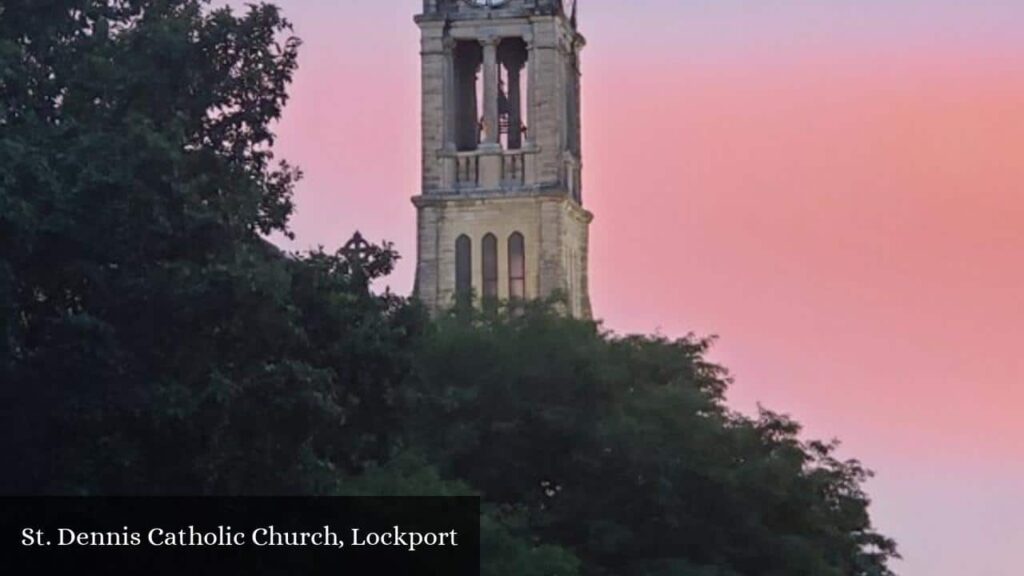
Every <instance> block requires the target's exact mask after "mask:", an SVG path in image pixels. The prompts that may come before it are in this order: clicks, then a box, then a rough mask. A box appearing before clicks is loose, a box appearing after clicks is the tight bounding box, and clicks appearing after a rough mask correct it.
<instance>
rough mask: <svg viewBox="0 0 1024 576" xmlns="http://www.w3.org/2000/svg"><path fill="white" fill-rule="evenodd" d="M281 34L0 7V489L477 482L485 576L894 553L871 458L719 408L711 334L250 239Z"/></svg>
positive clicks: (278, 74) (737, 575) (791, 571)
mask: <svg viewBox="0 0 1024 576" xmlns="http://www.w3.org/2000/svg"><path fill="white" fill-rule="evenodd" d="M298 48H299V41H298V40H297V39H295V38H294V37H292V36H291V28H290V26H289V24H288V22H287V20H285V19H284V18H283V16H282V14H281V13H280V11H279V10H278V9H277V8H275V7H274V6H272V5H268V4H259V5H254V6H251V7H249V8H248V9H247V10H246V11H244V12H242V13H236V12H234V11H232V10H230V9H228V8H213V7H211V6H209V5H208V4H207V3H206V2H202V1H200V0H47V1H45V2H40V1H37V0H6V1H5V2H4V3H3V5H2V6H0V101H2V108H0V382H2V386H0V438H2V441H0V442H2V443H0V458H2V460H0V462H2V465H3V469H4V470H5V474H3V475H0V492H3V493H7V494H82V495H101V494H478V495H480V496H481V498H482V501H483V503H484V512H483V516H482V518H481V526H482V528H483V559H484V564H483V572H484V573H485V574H487V575H489V576H504V575H506V574H507V575H510V576H511V575H516V576H523V575H527V576H529V575H537V576H541V575H549V574H560V575H572V574H587V575H594V576H603V575H637V576H639V575H657V576H661V575H664V576H748V575H750V576H754V575H758V576H760V575H766V576H767V575H779V576H782V575H785V576H799V575H808V576H810V575H813V576H829V575H836V576H884V575H889V574H891V572H890V569H889V568H888V565H889V562H890V560H891V559H892V558H894V557H895V545H894V543H893V542H892V541H891V540H889V539H888V538H886V537H884V536H882V535H881V534H879V533H878V532H877V531H876V530H875V529H874V528H873V527H872V524H871V521H870V517H869V514H868V505H869V499H868V497H867V495H866V494H865V493H864V491H863V484H864V481H865V480H866V479H867V477H868V475H869V473H868V472H867V471H866V470H865V469H864V467H863V466H861V464H859V463H858V462H856V461H846V460H841V459H839V458H838V457H837V456H836V445H835V444H834V443H821V442H813V441H806V440H804V439H803V438H802V436H801V434H800V427H799V425H798V424H797V423H796V422H795V421H793V420H792V419H790V418H788V417H785V416H782V415H780V414H777V413H773V412H769V411H764V412H762V413H761V414H759V415H758V416H756V417H747V416H744V415H741V414H737V413H735V412H733V411H731V410H729V408H728V407H727V405H726V402H725V393H726V390H727V386H728V382H729V377H728V374H727V373H726V371H725V370H724V369H723V368H721V367H718V366H715V365H713V364H711V363H709V362H708V361H707V360H706V359H705V357H706V352H707V350H708V347H709V345H710V342H709V341H707V340H701V339H697V338H693V337H689V338H683V339H678V340H669V339H665V338H661V337H647V336H630V337H623V336H618V335H615V334H612V333H609V332H608V331H606V330H604V329H603V328H602V327H601V326H600V324H598V323H594V322H589V321H581V320H574V319H571V318H566V317H564V316H562V315H559V314H558V313H557V312H555V311H553V307H552V306H550V305H549V304H548V303H537V304H531V305H529V306H527V307H526V308H525V309H517V310H515V311H514V312H513V313H506V312H503V311H488V312H486V313H478V312H474V311H472V310H468V311H467V310H463V311H460V312H459V313H453V314H451V315H449V316H445V317H442V318H436V319H430V318H428V317H427V316H426V315H425V314H424V313H423V311H422V310H421V309H420V307H419V306H418V305H417V303H416V302H415V301H414V300H410V299H405V298H399V297H396V296H394V295H392V294H390V293H387V292H385V293H383V294H380V293H374V292H372V291H371V290H370V289H369V287H368V286H369V283H370V282H371V281H372V280H374V279H376V278H380V277H384V276H386V275H387V274H389V273H390V272H391V270H392V268H393V266H394V264H395V262H396V259H397V258H398V255H397V254H395V253H394V251H393V250H392V249H391V247H390V246H389V245H387V244H383V245H380V246H372V247H371V248H370V251H369V252H368V253H366V254H361V255H360V257H359V258H353V257H352V255H351V254H345V253H342V252H338V253H328V252H325V251H323V250H318V251H314V252H310V253H304V254H286V253H284V252H282V251H280V250H279V249H277V248H275V247H274V246H273V245H271V244H270V243H268V242H267V241H266V240H265V238H266V236H267V235H268V234H271V233H279V234H289V233H290V232H289V229H288V218H289V216H290V214H291V213H292V210H293V205H292V200H291V195H292V190H293V188H294V185H295V183H296V182H297V180H298V179H299V177H300V174H299V172H298V171H297V170H296V169H294V168H292V167H291V166H289V165H288V164H286V163H283V162H277V161H276V159H275V158H274V154H273V144H274V134H273V123H274V121H276V120H277V119H278V118H279V117H280V115H281V112H282V110H283V108H284V106H285V104H286V102H287V87H288V84H289V82H290V80H291V78H292V75H293V73H294V71H295V69H296V64H297V52H298Z"/></svg>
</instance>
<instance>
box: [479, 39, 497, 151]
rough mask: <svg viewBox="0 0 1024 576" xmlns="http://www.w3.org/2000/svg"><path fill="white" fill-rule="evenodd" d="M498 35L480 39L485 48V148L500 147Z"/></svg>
mask: <svg viewBox="0 0 1024 576" xmlns="http://www.w3.org/2000/svg"><path fill="white" fill-rule="evenodd" d="M500 41H501V39H500V38H497V37H493V36H492V37H488V38H484V39H482V40H480V44H481V45H482V46H483V48H484V79H483V82H484V138H483V147H484V148H496V147H500V146H501V143H500V140H499V138H500V134H499V132H500V130H499V128H498V43H499V42H500Z"/></svg>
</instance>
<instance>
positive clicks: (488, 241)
mask: <svg viewBox="0 0 1024 576" xmlns="http://www.w3.org/2000/svg"><path fill="white" fill-rule="evenodd" d="M480 248H481V250H483V254H482V255H483V266H484V270H483V272H484V291H483V296H484V301H485V302H493V301H495V300H497V299H498V239H497V238H496V237H495V236H494V234H488V235H486V236H484V240H483V243H482V244H481V247H480Z"/></svg>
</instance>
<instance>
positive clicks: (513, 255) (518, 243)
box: [508, 232, 526, 300]
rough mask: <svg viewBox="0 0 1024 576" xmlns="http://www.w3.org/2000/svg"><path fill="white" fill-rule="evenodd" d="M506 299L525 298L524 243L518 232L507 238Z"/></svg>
mask: <svg viewBox="0 0 1024 576" xmlns="http://www.w3.org/2000/svg"><path fill="white" fill-rule="evenodd" d="M508 297H509V298H510V299H512V300H522V299H524V298H526V242H525V241H524V240H523V235H522V234H520V233H519V232H513V233H512V235H511V236H509V237H508Z"/></svg>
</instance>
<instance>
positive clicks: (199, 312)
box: [0, 0, 416, 493]
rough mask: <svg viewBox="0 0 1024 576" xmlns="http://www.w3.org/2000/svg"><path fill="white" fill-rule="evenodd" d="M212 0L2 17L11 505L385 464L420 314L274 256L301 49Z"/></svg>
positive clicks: (96, 1)
mask: <svg viewBox="0 0 1024 576" xmlns="http://www.w3.org/2000/svg"><path fill="white" fill-rule="evenodd" d="M204 4H205V3H203V2H199V1H196V0H160V1H157V0H126V1H121V2H112V1H109V0H61V1H57V0H50V1H46V2H39V1H36V0H32V1H29V0H24V1H20V2H5V3H4V5H3V8H4V9H3V13H2V14H0V79H2V84H0V99H2V101H3V106H4V107H3V110H2V115H0V127H2V128H0V130H2V139H0V239H2V243H0V298H3V300H2V305H0V311H2V313H3V316H2V318H3V325H2V326H3V335H4V337H5V338H4V340H3V341H2V344H3V348H2V352H0V369H2V370H3V376H4V378H3V381H4V389H3V392H2V402H3V403H2V409H3V414H2V422H3V433H4V438H5V440H6V441H7V442H8V444H9V446H10V449H9V450H6V451H5V453H4V458H5V460H6V461H5V466H4V467H5V469H11V468H12V466H13V465H14V464H15V463H17V467H18V470H19V474H17V475H14V476H13V477H12V476H8V477H6V478H5V479H4V481H5V482H8V483H12V485H10V486H8V489H13V490H17V491H27V490H31V491H43V492H73V493H97V492H105V493H108V492H115V493H126V492H128V493H134V492H155V493H167V492H187V493H197V492H198V493H218V492H229V493H251V492H309V491H321V490H325V489H326V487H327V486H330V485H332V484H333V483H334V482H336V475H337V470H336V468H338V467H341V468H343V469H345V470H348V469H351V470H358V469H359V468H360V467H361V466H362V465H363V462H364V461H368V460H373V459H375V458H379V457H380V456H381V455H382V453H383V451H385V450H386V446H387V445H388V441H387V438H386V437H385V436H386V435H387V434H389V431H388V430H387V429H386V428H384V427H382V426H381V424H382V423H384V422H386V421H387V419H388V418H390V419H391V420H392V421H393V420H394V417H393V416H389V413H390V411H391V407H390V400H389V398H391V397H392V396H394V393H393V387H394V386H395V385H396V384H397V381H398V380H399V379H400V377H401V372H400V369H399V368H397V366H399V364H398V363H397V362H396V359H397V357H398V356H400V355H401V354H402V353H403V352H402V350H404V349H406V348H408V347H407V346H405V341H406V339H407V338H409V337H410V336H411V335H412V334H413V333H414V332H415V328H408V327H406V326H404V325H403V324H404V323H410V326H412V325H413V324H414V323H415V321H416V318H415V317H414V315H412V314H410V313H409V312H408V311H407V310H406V309H405V308H400V307H399V306H398V305H397V303H396V302H395V300H394V299H393V298H390V297H385V298H376V297H371V296H369V295H368V294H366V293H365V292H364V291H362V290H360V289H359V287H358V286H355V285H354V282H353V278H352V276H353V275H352V271H351V270H349V269H348V268H349V266H348V264H347V262H346V261H345V260H344V259H342V258H339V257H337V256H331V255H328V254H322V253H317V254H311V255H308V256H304V257H301V258H299V257H286V256H285V255H283V254H280V253H279V252H278V251H277V250H276V249H275V248H273V247H271V246H270V245H269V244H267V243H266V242H265V241H264V240H263V239H262V238H261V236H262V235H263V234H268V233H271V232H283V233H287V228H286V225H287V218H288V215H289V214H290V213H291V211H292V204H291V200H290V196H291V190H292V185H293V183H294V182H295V180H296V178H297V177H298V173H297V172H296V171H295V170H293V169H292V168H290V167H289V166H288V165H287V164H283V163H280V164H275V163H274V161H273V155H272V152H271V146H272V144H273V135H272V133H271V131H270V126H271V123H272V122H273V121H274V120H276V119H277V118H278V117H279V116H280V113H281V110H282V107H283V106H284V104H285V101H286V92H285V88H286V86H287V84H288V82H289V81H290V78H291V75H292V73H293V71H294V69H295V66H296V49H297V47H298V41H297V40H295V39H294V38H289V37H287V33H288V30H289V26H288V23H287V22H286V21H285V20H283V19H282V17H281V15H280V14H279V13H278V11H277V9H276V8H274V7H272V6H267V5H261V6H254V7H251V8H250V9H249V10H248V12H246V13H245V14H244V15H241V16H239V15H235V14H233V13H232V12H230V11H229V10H227V9H218V10H208V9H207V8H206V7H204ZM385 252H387V251H385ZM387 253H388V254H390V252H387ZM393 261H394V259H393V257H391V256H389V257H388V258H384V259H379V262H378V265H377V266H376V267H375V268H374V269H373V270H370V273H371V274H373V275H378V276H379V275H382V274H386V273H388V272H389V271H390V268H391V266H392V265H393ZM393 367H396V368H393ZM392 371H394V372H395V374H394V375H389V372H392ZM368 410H374V411H375V412H374V415H373V416H372V417H371V416H367V414H368ZM339 431H341V432H342V433H339Z"/></svg>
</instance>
